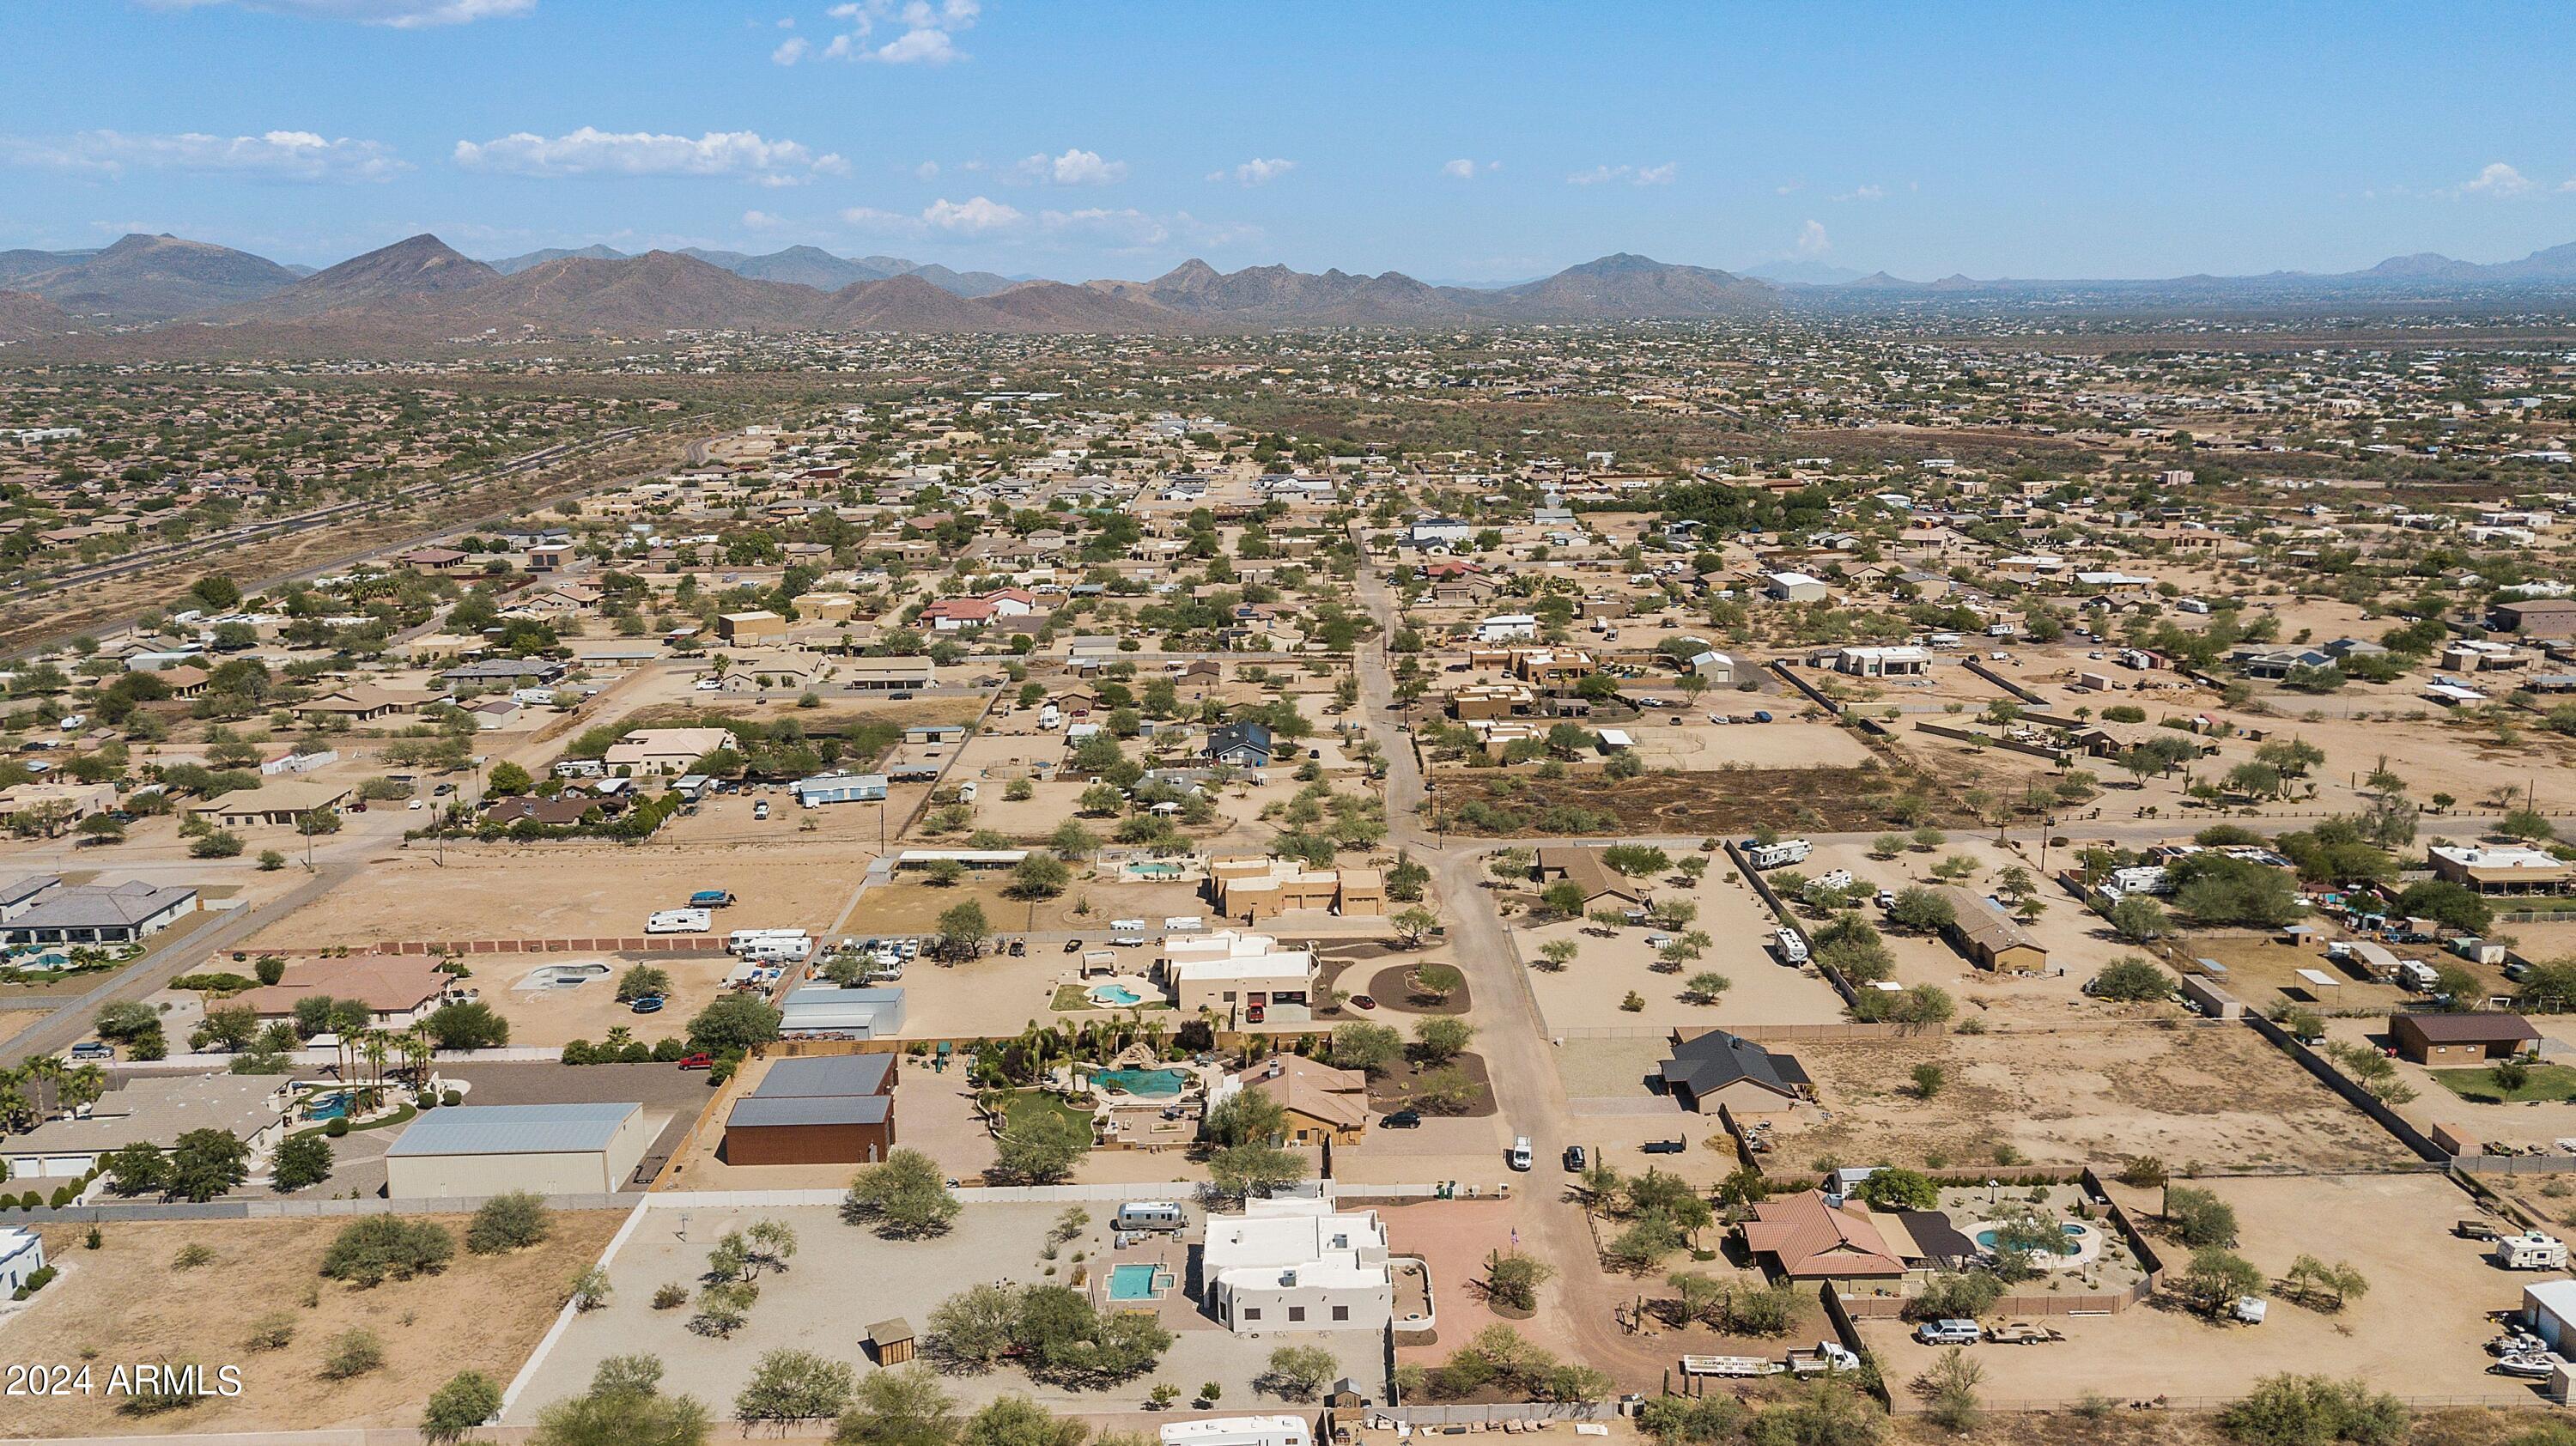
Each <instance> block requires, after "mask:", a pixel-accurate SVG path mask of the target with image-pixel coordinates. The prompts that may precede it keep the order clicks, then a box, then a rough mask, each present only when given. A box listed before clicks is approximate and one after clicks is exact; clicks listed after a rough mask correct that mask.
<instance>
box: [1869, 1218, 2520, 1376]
mask: <svg viewBox="0 0 2576 1446" xmlns="http://www.w3.org/2000/svg"><path fill="white" fill-rule="evenodd" d="M2193 1183H2194V1184H2195V1185H2197V1186H2199V1187H2201V1188H2205V1189H2208V1190H2211V1191H2213V1192H2215V1193H2216V1194H2217V1195H2218V1196H2219V1197H2220V1198H2222V1199H2224V1200H2226V1201H2227V1202H2228V1203H2229V1204H2231V1205H2233V1206H2235V1207H2236V1212H2237V1218H2238V1221H2239V1224H2240V1227H2241V1230H2242V1242H2241V1244H2240V1245H2239V1247H2238V1253H2239V1254H2241V1255H2243V1256H2244V1257H2245V1258H2246V1259H2247V1260H2250V1261H2252V1262H2253V1263H2254V1264H2255V1265H2256V1266H2258V1267H2260V1268H2261V1269H2262V1270H2263V1271H2265V1272H2266V1273H2267V1274H2269V1275H2271V1276H2272V1277H2274V1278H2276V1279H2277V1278H2278V1277H2279V1276H2280V1274H2281V1273H2282V1272H2283V1271H2285V1270H2287V1269H2289V1266H2290V1262H2291V1261H2292V1260H2293V1259H2295V1258H2296V1257H2298V1256H2300V1255H2303V1254H2313V1255H2317V1256H2321V1257H2323V1258H2325V1259H2327V1260H2329V1261H2343V1262H2349V1263H2350V1264H2352V1265H2354V1266H2357V1267H2358V1268H2359V1269H2360V1270H2361V1272H2362V1274H2363V1276H2364V1277H2365V1278H2366V1279H2367V1280H2368V1281H2369V1283H2370V1290H2369V1293H2368V1294H2366V1295H2364V1296H2362V1297H2360V1298H2358V1299H2355V1300H2352V1301H2350V1302H2348V1303H2347V1304H2346V1305H2345V1306H2344V1307H2343V1309H2341V1310H2340V1311H2333V1312H2326V1311H2320V1310H2317V1309H2313V1308H2311V1307H2308V1306H2305V1305H2301V1304H2298V1303H2295V1302H2293V1301H2290V1300H2287V1299H2281V1298H2277V1297H2276V1298H2275V1299H2274V1300H2273V1301H2272V1304H2271V1310H2270V1313H2269V1315H2268V1317H2267V1318H2266V1319H2265V1320H2264V1322H2263V1323H2262V1324H2261V1325H2259V1326H2244V1325H2234V1324H2229V1325H2213V1324H2211V1323H2210V1322H2208V1321H2206V1320H2203V1319H2201V1318H2200V1317H2198V1316H2196V1315H2192V1314H2189V1313H2187V1312H2184V1311H2182V1310H2179V1309H2174V1308H2171V1307H2169V1306H2168V1305H2167V1304H2166V1303H2164V1302H2161V1301H2156V1302H2150V1303H2148V1304H2146V1305H2143V1306H2140V1307H2135V1308H2132V1309H2130V1310H2127V1311H2124V1312H2122V1313H2120V1314H2118V1315H2109V1316H2075V1317H2064V1318H2051V1319H2050V1321H2049V1322H2048V1323H2049V1324H2051V1325H2054V1326H2056V1327H2058V1328H2059V1329H2061V1330H2063V1331H2064V1332H2065V1333H2066V1335H2067V1340H2066V1341H2065V1342H2064V1343H2062V1344H2045V1345H2036V1346H1996V1345H1981V1346H1976V1347H1972V1348H1971V1350H1972V1352H1973V1354H1974V1355H1975V1357H1976V1359H1977V1360H1978V1362H1979V1363H1980V1364H1982V1365H1983V1366H1984V1367H1985V1368H1986V1380H1985V1385H1984V1386H1983V1388H1982V1390H1981V1394H1982V1395H1983V1396H1984V1397H1985V1398H1986V1400H1987V1401H1988V1402H1989V1403H1990V1404H1992V1405H1995V1406H1997V1407H2006V1408H2009V1407H2011V1406H2014V1405H2018V1404H2040V1403H2057V1402H2071V1401H2073V1400H2075V1399H2077V1398H2079V1397H2082V1396H2084V1395H2086V1394H2088V1393H2093V1394H2099V1395H2103V1396H2108V1397H2110V1398H2112V1399H2113V1400H2116V1401H2129V1400H2137V1399H2147V1398H2155V1397H2168V1396H2169V1397H2172V1398H2175V1404H2177V1405H2181V1406H2193V1405H2198V1404H2201V1403H2204V1402H2207V1403H2215V1402H2219V1401H2224V1400H2227V1399H2231V1398H2233V1397H2235V1396H2237V1395H2241V1394H2243V1392H2244V1391H2245V1389H2246V1388H2247V1387H2249V1386H2251V1385H2253V1383H2254V1382H2255V1381H2256V1380H2257V1379H2258V1378H2260V1377H2262V1376H2265V1375H2270V1374H2273V1373H2276V1372H2280V1371H2313V1370H2316V1369H2318V1363H2319V1362H2321V1361H2332V1362H2333V1363H2334V1365H2333V1368H2332V1371H2331V1374H2333V1375H2335V1376H2337V1377H2343V1376H2359V1377H2361V1378H2362V1379H2364V1380H2367V1381H2370V1382H2373V1383H2374V1384H2378V1385H2381V1386H2383V1387H2384V1388H2386V1389H2391V1390H2395V1391H2397V1392H2399V1393H2400V1394H2402V1395H2409V1396H2430V1397H2451V1398H2468V1399H2481V1400H2494V1401H2497V1402H2499V1403H2525V1402H2529V1401H2530V1400H2532V1399H2533V1394H2534V1393H2533V1391H2532V1389H2531V1387H2530V1386H2529V1385H2528V1384H2527V1383H2524V1382H2518V1381H2512V1380H2508V1379H2506V1378H2504V1377H2501V1376H2494V1375H2489V1374H2487V1371H2486V1367H2487V1363H2488V1357H2487V1355H2486V1353H2485V1351H2484V1350H2483V1349H2482V1346H2483V1345H2484V1343H2485V1341H2486V1340H2487V1338H2488V1337H2489V1336H2491V1335H2493V1334H2494V1327H2493V1325H2492V1324H2490V1323H2489V1322H2488V1321H2487V1320H2486V1318H2485V1313H2486V1312H2488V1311H2491V1310H2500V1309H2505V1308H2508V1307H2511V1306H2513V1305H2515V1304H2517V1303H2518V1302H2519V1301H2520V1299H2521V1296H2522V1283H2523V1281H2524V1280H2526V1279H2528V1278H2529V1277H2527V1276H2519V1275H2515V1274H2513V1273H2511V1272H2507V1271H2502V1270H2498V1269H2496V1268H2495V1267H2493V1266H2492V1265H2489V1264H2488V1263H2487V1262H2486V1260H2485V1259H2484V1258H2483V1257H2481V1256H2480V1255H2479V1253H2478V1246H2477V1245H2476V1244H2475V1243H2474V1242H2471V1241H2467V1240H2459V1239H2454V1238H2452V1237H2450V1235H2449V1234H2448V1233H2447V1230H2446V1227H2447V1225H2448V1223H2449V1222H2450V1221H2451V1220H2452V1219H2454V1218H2456V1217H2457V1216H2459V1215H2460V1214H2462V1213H2468V1206H2469V1200H2468V1197H2467V1196H2466V1195H2465V1194H2463V1193H2462V1192H2461V1191H2460V1190H2459V1188H2458V1187H2457V1186H2454V1185H2452V1184H2451V1183H2449V1182H2448V1181H2446V1180H2444V1179H2443V1178H2441V1177H2440V1176H2437V1175H2316V1176H2304V1177H2276V1178H2261V1179H2256V1178H2247V1179H2227V1180H2202V1181H2195V1182H2193ZM2114 1188H2115V1192H2117V1191H2118V1187H2114ZM2121 1198H2122V1199H2123V1202H2124V1203H2126V1204H2128V1205H2129V1206H2130V1208H2131V1209H2132V1210H2133V1211H2136V1212H2137V1214H2136V1217H2135V1218H2138V1219H2139V1221H2140V1223H2141V1224H2142V1225H2144V1226H2146V1227H2147V1229H2148V1230H2149V1233H2150V1234H2152V1233H2153V1230H2154V1227H2153V1225H2152V1223H2150V1222H2149V1221H2148V1219H2147V1218H2146V1217H2147V1216H2148V1215H2149V1214H2151V1213H2152V1211H2153V1209H2154V1208H2155V1192H2153V1191H2146V1192H2138V1193H2135V1194H2128V1193H2122V1194H2121ZM1906 1330H1907V1327H1905V1326H1904V1325H1903V1324H1902V1323H1901V1322H1896V1321H1873V1322H1868V1323H1866V1324H1865V1325H1864V1326H1863V1328H1862V1334H1863V1335H1864V1336H1865V1337H1866V1338H1867V1339H1868V1341H1869V1343H1870V1346H1871V1348H1872V1349H1873V1350H1875V1351H1876V1352H1877V1353H1878V1354H1879V1357H1880V1360H1881V1361H1882V1363H1883V1369H1884V1370H1885V1371H1886V1373H1887V1379H1888V1382H1889V1384H1890V1385H1891V1386H1893V1387H1895V1388H1897V1389H1898V1391H1899V1393H1900V1399H1904V1394H1905V1392H1904V1388H1905V1383H1907V1382H1909V1381H1911V1380H1912V1379H1913V1378H1914V1377H1916V1376H1918V1375H1920V1374H1921V1373H1922V1372H1923V1370H1924V1369H1925V1368H1927V1367H1928V1366H1930V1365H1931V1363H1932V1361H1933V1359H1934V1358H1935V1356H1937V1355H1938V1352H1937V1351H1935V1350H1934V1349H1933V1348H1931V1347H1928V1346H1923V1345H1919V1344H1916V1343H1915V1342H1913V1341H1912V1340H1910V1339H1908V1338H1907V1337H1906V1335H1905V1332H1906Z"/></svg>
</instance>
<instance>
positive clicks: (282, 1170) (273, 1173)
mask: <svg viewBox="0 0 2576 1446" xmlns="http://www.w3.org/2000/svg"><path fill="white" fill-rule="evenodd" d="M330 1178H331V1142H330V1141H329V1140H326V1139H324V1138H322V1137H321V1136H320V1135H318V1134H313V1135H296V1136H293V1137H291V1138H289V1139H288V1140H287V1141H286V1142H285V1143H284V1144H281V1145H279V1146H278V1147H277V1160H276V1163H275V1164H274V1165H273V1166H272V1167H271V1168H270V1170H269V1183H270V1184H271V1185H272V1186H274V1187H275V1188H277V1189H278V1190H281V1191H287V1190H301V1189H303V1188H305V1187H306V1186H308V1185H319V1184H321V1183H322V1182H323V1181H325V1180H328V1179H330Z"/></svg>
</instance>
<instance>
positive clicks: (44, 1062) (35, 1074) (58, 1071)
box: [26, 1054, 70, 1119]
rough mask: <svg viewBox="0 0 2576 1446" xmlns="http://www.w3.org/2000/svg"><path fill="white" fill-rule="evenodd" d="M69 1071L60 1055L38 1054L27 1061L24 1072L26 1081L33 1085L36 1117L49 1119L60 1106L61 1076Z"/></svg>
mask: <svg viewBox="0 0 2576 1446" xmlns="http://www.w3.org/2000/svg"><path fill="white" fill-rule="evenodd" d="M69 1072H70V1066H68V1065H66V1064H64V1063H63V1060H62V1057H61V1056H60V1055H52V1054H40V1055H37V1056H36V1057H35V1058H33V1059H31V1060H28V1061H27V1069H26V1074H27V1079H28V1082H29V1083H30V1084H32V1085H34V1086H35V1089H34V1095H35V1107H36V1117H37V1118H38V1119H49V1118H51V1117H52V1116H53V1114H54V1112H55V1111H56V1110H58V1109H60V1108H62V1083H63V1076H64V1075H65V1074H67V1073H69Z"/></svg>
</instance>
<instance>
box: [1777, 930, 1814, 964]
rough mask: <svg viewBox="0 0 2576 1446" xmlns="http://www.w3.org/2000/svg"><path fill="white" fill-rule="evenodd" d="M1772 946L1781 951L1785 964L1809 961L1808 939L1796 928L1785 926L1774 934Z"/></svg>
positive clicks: (1781, 960) (1782, 961) (1781, 958)
mask: <svg viewBox="0 0 2576 1446" xmlns="http://www.w3.org/2000/svg"><path fill="white" fill-rule="evenodd" d="M1771 947H1772V948H1774V949H1777V950H1779V951H1780V962H1781V963H1783V964H1804V963H1806V962H1807V941H1806V939H1805V938H1804V937H1802V936H1801V935H1800V934H1799V933H1798V931H1797V930H1795V929H1788V928H1783V929H1780V930H1779V931H1777V932H1775V933H1774V934H1772V936H1771Z"/></svg>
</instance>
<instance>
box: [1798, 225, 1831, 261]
mask: <svg viewBox="0 0 2576 1446" xmlns="http://www.w3.org/2000/svg"><path fill="white" fill-rule="evenodd" d="M1790 249H1791V250H1793V251H1795V252H1797V253H1798V254H1799V255H1801V256H1822V255H1824V254H1825V253H1826V252H1828V251H1831V250H1833V249H1834V240H1833V238H1832V237H1830V236H1828V235H1826V234H1825V223H1824V222H1822V221H1809V222H1808V223H1807V224H1806V225H1804V226H1801V227H1799V228H1798V239H1797V241H1796V242H1795V243H1793V244H1792V245H1791V247H1790Z"/></svg>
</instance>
